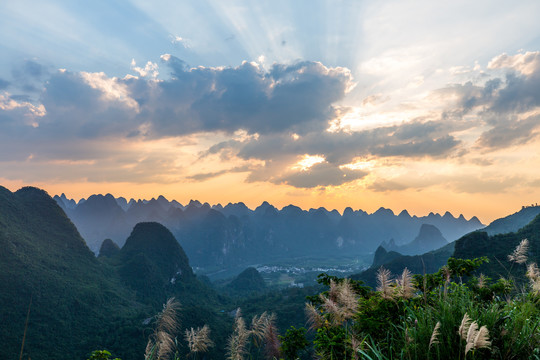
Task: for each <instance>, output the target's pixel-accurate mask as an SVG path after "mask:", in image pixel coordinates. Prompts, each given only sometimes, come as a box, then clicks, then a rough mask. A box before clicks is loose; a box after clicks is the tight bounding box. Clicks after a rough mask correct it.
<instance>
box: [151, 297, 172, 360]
mask: <svg viewBox="0 0 540 360" xmlns="http://www.w3.org/2000/svg"><path fill="white" fill-rule="evenodd" d="M179 309H180V303H179V302H178V301H176V300H175V299H174V298H170V299H168V300H167V302H166V303H165V305H163V310H162V311H161V312H160V313H159V314H158V315H157V322H156V327H155V329H154V332H153V333H152V335H150V337H149V339H148V343H147V345H146V352H145V355H144V358H145V360H150V359H154V358H156V357H155V356H156V355H157V358H156V359H158V360H162V359H168V358H169V357H170V356H171V354H172V352H173V350H174V348H175V343H174V338H175V334H176V332H177V330H178V327H179V323H178V320H177V316H176V315H177V312H178V310H179Z"/></svg>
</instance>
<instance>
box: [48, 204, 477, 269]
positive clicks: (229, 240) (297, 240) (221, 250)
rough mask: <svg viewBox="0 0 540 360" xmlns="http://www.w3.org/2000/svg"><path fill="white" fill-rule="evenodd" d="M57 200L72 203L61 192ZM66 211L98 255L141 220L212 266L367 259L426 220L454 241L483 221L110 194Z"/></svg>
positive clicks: (198, 262)
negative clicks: (301, 258) (166, 232)
mask: <svg viewBox="0 0 540 360" xmlns="http://www.w3.org/2000/svg"><path fill="white" fill-rule="evenodd" d="M64 197H65V196H64ZM57 201H58V202H59V203H61V204H65V203H66V202H68V203H70V204H72V200H68V199H64V198H62V197H57ZM64 207H65V205H64ZM66 212H67V214H68V216H69V217H70V218H71V219H72V221H73V222H74V223H75V225H76V226H77V228H78V229H79V231H80V232H81V234H82V235H83V237H84V238H85V240H86V241H87V244H88V246H89V247H90V248H91V249H92V250H93V251H94V252H97V251H98V249H99V246H100V244H101V242H102V240H103V239H105V238H110V239H112V240H113V241H114V242H115V243H116V244H118V245H120V246H121V245H123V242H124V240H125V239H126V238H127V237H128V236H129V234H130V232H131V229H133V227H134V226H135V224H137V223H139V222H148V221H152V222H159V223H161V224H163V225H164V226H166V227H167V228H168V229H170V231H171V232H172V233H173V234H174V236H175V237H176V239H177V240H178V241H179V242H180V244H181V245H182V247H183V248H184V250H185V251H186V253H187V255H188V256H189V258H190V261H191V263H192V264H193V265H194V266H196V267H198V268H204V269H206V270H207V271H209V270H219V269H223V268H230V267H237V266H242V265H249V264H254V263H261V262H269V261H281V260H288V259H293V258H295V257H298V256H310V257H323V258H326V257H327V256H337V257H339V256H357V255H358V256H362V255H366V254H368V253H370V252H373V251H375V249H376V248H377V247H378V246H379V245H380V244H381V243H382V242H384V241H387V240H388V239H394V242H395V243H396V246H401V245H404V244H406V243H409V242H410V241H411V239H414V238H415V237H416V236H417V235H418V234H419V232H420V230H421V228H422V225H423V224H429V225H433V226H436V227H437V228H439V229H440V231H441V233H442V236H443V237H445V238H446V239H450V240H453V239H456V238H457V237H459V236H461V235H464V234H465V233H468V232H470V231H472V230H476V229H479V228H481V227H482V226H483V225H482V224H480V222H479V221H478V219H476V218H475V217H473V218H472V219H470V220H466V219H465V218H464V217H463V216H460V217H458V218H455V217H454V216H452V214H450V213H449V212H446V213H445V214H444V216H441V215H439V214H433V213H430V214H429V215H428V216H423V217H417V216H411V215H410V214H409V213H408V212H407V211H406V210H404V211H402V212H401V213H400V214H399V215H397V216H396V215H395V214H394V212H393V211H392V210H390V209H385V208H380V209H378V210H377V211H376V212H375V213H373V214H368V213H367V212H365V211H362V210H353V209H351V208H347V209H345V211H344V213H343V215H341V214H340V213H339V212H337V211H336V210H332V211H329V210H327V209H325V208H318V209H310V210H309V211H306V210H302V209H301V208H299V207H297V206H294V205H289V206H285V207H284V208H283V209H281V210H278V209H276V208H275V207H274V206H272V205H271V204H269V203H268V202H266V201H265V202H263V203H262V204H261V205H260V206H258V207H257V208H256V209H255V210H251V209H249V208H248V207H247V206H246V205H245V204H244V203H235V204H232V203H230V204H227V205H226V206H225V207H223V206H221V205H219V204H218V205H214V206H212V207H211V206H210V205H209V204H207V203H205V204H202V203H201V202H199V201H197V200H191V201H190V202H189V204H188V205H187V206H186V207H182V205H180V204H179V203H178V202H175V201H168V200H167V199H165V198H164V197H163V196H160V197H158V198H157V199H152V200H149V201H147V200H137V201H135V200H133V199H131V200H130V201H129V202H128V203H126V202H125V199H115V198H114V197H113V196H112V195H105V196H103V195H93V196H91V197H90V198H88V200H87V201H84V202H79V203H78V204H76V206H75V207H74V208H72V209H68V208H66ZM419 241H420V240H419ZM427 248H430V247H427ZM431 248H432V247H431ZM422 249H424V248H422ZM390 250H392V249H390ZM417 251H421V250H417Z"/></svg>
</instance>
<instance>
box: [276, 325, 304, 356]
mask: <svg viewBox="0 0 540 360" xmlns="http://www.w3.org/2000/svg"><path fill="white" fill-rule="evenodd" d="M306 332H307V330H306V329H305V328H303V327H301V328H298V329H297V328H295V327H294V326H291V328H290V329H288V330H287V332H286V333H285V335H284V336H279V340H280V341H281V353H282V355H283V356H284V357H285V359H286V360H295V359H297V358H298V354H299V353H300V352H301V351H303V350H304V349H305V348H306V347H307V346H308V345H309V343H308V341H307V339H306Z"/></svg>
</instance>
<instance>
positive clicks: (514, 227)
mask: <svg viewBox="0 0 540 360" xmlns="http://www.w3.org/2000/svg"><path fill="white" fill-rule="evenodd" d="M539 214H540V206H529V207H524V208H522V209H521V210H520V211H518V212H516V213H514V214H512V215H508V216H506V217H503V218H500V219H497V220H495V221H493V222H492V223H491V224H489V225H488V226H486V227H485V228H483V229H482V231H485V232H487V233H488V235H496V234H505V233H510V232H515V231H518V230H519V229H521V228H522V227H524V226H525V225H527V224H528V223H530V222H531V221H532V220H533V219H534V218H535V217H536V216H538V215H539Z"/></svg>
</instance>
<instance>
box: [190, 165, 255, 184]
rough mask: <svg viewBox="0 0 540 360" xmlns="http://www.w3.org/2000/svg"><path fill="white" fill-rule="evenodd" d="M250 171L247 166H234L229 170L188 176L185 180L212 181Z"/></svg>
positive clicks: (249, 167) (250, 168)
mask: <svg viewBox="0 0 540 360" xmlns="http://www.w3.org/2000/svg"><path fill="white" fill-rule="evenodd" d="M250 170H252V167H251V166H249V165H244V166H236V167H233V168H231V169H224V170H219V171H213V172H207V173H198V174H195V175H190V176H187V177H186V179H188V180H193V181H204V180H208V179H212V178H215V177H218V176H221V175H225V174H231V173H239V172H248V171H250Z"/></svg>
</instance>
